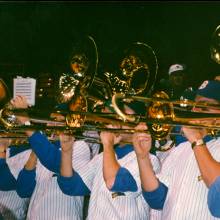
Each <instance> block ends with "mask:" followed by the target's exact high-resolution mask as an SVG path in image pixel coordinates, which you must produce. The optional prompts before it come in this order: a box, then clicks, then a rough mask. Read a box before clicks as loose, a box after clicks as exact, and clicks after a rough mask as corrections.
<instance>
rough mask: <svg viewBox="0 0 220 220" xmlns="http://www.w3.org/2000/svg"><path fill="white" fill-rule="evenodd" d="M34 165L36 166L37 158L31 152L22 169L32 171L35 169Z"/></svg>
mask: <svg viewBox="0 0 220 220" xmlns="http://www.w3.org/2000/svg"><path fill="white" fill-rule="evenodd" d="M36 165H37V157H36V154H35V153H34V152H33V151H32V152H31V154H30V156H29V158H28V161H27V162H26V164H25V166H24V168H25V169H26V170H33V169H35V168H36Z"/></svg>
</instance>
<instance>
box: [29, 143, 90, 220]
mask: <svg viewBox="0 0 220 220" xmlns="http://www.w3.org/2000/svg"><path fill="white" fill-rule="evenodd" d="M73 149H74V150H73V161H74V169H76V170H78V169H81V168H82V167H84V166H85V165H86V164H87V163H88V162H89V161H90V150H89V147H88V145H87V144H86V143H85V142H84V141H76V142H75V143H74V147H73ZM36 172H37V183H36V187H35V190H34V192H33V194H32V197H31V200H30V205H29V209H28V214H27V220H70V219H71V220H80V219H82V210H83V199H84V198H83V197H82V196H68V195H65V194H63V193H62V191H61V190H60V188H59V186H58V184H57V177H54V175H53V174H54V173H53V172H51V171H49V170H47V169H46V168H45V167H44V166H43V165H42V164H41V163H40V162H39V161H38V163H37V170H36Z"/></svg>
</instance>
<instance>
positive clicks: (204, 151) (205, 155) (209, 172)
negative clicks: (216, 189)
mask: <svg viewBox="0 0 220 220" xmlns="http://www.w3.org/2000/svg"><path fill="white" fill-rule="evenodd" d="M193 151H194V154H195V157H196V160H197V163H198V166H199V169H200V172H201V175H202V179H203V180H204V182H205V184H206V185H207V187H209V186H210V185H211V184H212V183H213V182H214V181H215V180H216V178H217V177H218V176H220V163H219V162H217V161H216V160H215V159H214V158H213V157H212V155H211V154H210V152H209V150H208V148H207V147H206V146H205V145H202V146H195V147H194V149H193Z"/></svg>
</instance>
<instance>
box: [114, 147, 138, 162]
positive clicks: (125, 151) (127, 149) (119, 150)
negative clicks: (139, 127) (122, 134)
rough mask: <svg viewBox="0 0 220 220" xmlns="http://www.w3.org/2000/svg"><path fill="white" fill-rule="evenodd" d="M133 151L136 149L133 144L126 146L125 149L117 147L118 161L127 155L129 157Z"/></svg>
mask: <svg viewBox="0 0 220 220" xmlns="http://www.w3.org/2000/svg"><path fill="white" fill-rule="evenodd" d="M133 150H134V148H133V145H131V144H126V145H125V146H123V147H119V145H117V146H116V148H115V153H116V155H117V157H118V159H121V158H122V157H124V156H125V155H127V154H128V153H130V152H131V151H133Z"/></svg>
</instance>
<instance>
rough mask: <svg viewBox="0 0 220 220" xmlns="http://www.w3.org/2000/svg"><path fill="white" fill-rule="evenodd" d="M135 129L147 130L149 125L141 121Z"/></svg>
mask: <svg viewBox="0 0 220 220" xmlns="http://www.w3.org/2000/svg"><path fill="white" fill-rule="evenodd" d="M135 130H147V125H146V123H145V122H140V123H139V124H138V125H137V126H136V127H135Z"/></svg>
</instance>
